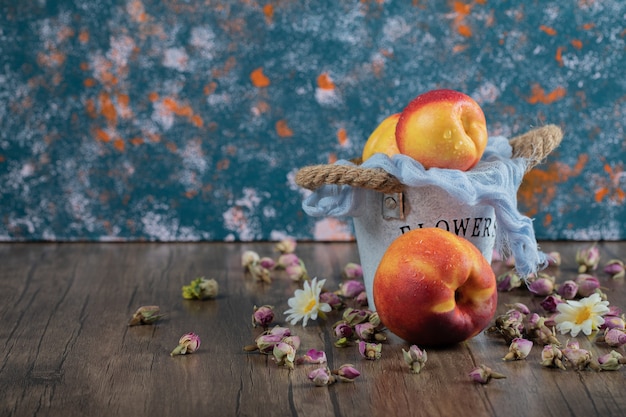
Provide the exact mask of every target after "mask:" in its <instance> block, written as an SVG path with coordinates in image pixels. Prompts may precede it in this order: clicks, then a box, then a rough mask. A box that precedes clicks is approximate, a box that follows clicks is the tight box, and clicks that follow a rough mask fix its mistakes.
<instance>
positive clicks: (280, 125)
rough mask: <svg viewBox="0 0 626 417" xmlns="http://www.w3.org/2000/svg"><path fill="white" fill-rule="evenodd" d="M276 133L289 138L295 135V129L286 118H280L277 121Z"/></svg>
mask: <svg viewBox="0 0 626 417" xmlns="http://www.w3.org/2000/svg"><path fill="white" fill-rule="evenodd" d="M275 127H276V133H277V134H278V136H280V137H281V138H288V137H291V136H293V130H291V128H290V127H289V126H288V125H287V121H286V120H279V121H277V122H276V125H275Z"/></svg>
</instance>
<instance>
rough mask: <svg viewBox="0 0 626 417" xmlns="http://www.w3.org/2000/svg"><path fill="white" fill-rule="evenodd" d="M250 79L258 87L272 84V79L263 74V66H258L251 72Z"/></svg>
mask: <svg viewBox="0 0 626 417" xmlns="http://www.w3.org/2000/svg"><path fill="white" fill-rule="evenodd" d="M250 81H252V85H254V86H255V87H258V88H263V87H267V86H269V85H270V79H269V78H268V77H267V76H266V75H265V74H263V68H257V69H255V70H254V71H252V73H250Z"/></svg>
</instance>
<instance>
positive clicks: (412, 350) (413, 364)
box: [402, 345, 428, 374]
mask: <svg viewBox="0 0 626 417" xmlns="http://www.w3.org/2000/svg"><path fill="white" fill-rule="evenodd" d="M402 357H403V358H404V362H405V363H406V364H407V365H409V369H410V370H411V373H414V374H419V373H420V371H421V370H422V369H423V368H424V366H425V365H426V361H427V360H428V355H427V354H426V351H425V350H422V349H420V348H418V347H417V345H411V347H409V350H408V351H407V350H404V349H402Z"/></svg>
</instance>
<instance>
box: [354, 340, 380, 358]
mask: <svg viewBox="0 0 626 417" xmlns="http://www.w3.org/2000/svg"><path fill="white" fill-rule="evenodd" d="M382 351H383V345H382V344H380V343H370V342H365V341H363V340H360V341H359V353H360V354H361V356H362V357H364V358H365V359H368V360H371V361H375V360H377V359H380V357H381V355H382Z"/></svg>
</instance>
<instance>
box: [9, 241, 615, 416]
mask: <svg viewBox="0 0 626 417" xmlns="http://www.w3.org/2000/svg"><path fill="white" fill-rule="evenodd" d="M586 245H587V243H585V242H579V243H574V242H567V243H566V242H544V243H543V249H544V250H546V251H549V250H559V251H560V252H561V254H562V255H563V261H564V265H563V266H562V267H561V268H559V269H558V270H555V271H554V273H555V274H556V276H557V279H558V280H559V281H562V280H565V279H568V278H572V277H574V276H575V275H576V269H575V262H574V259H575V254H576V250H578V249H579V248H582V247H584V246H586ZM600 245H601V252H602V253H603V255H604V256H605V259H606V260H608V258H609V257H621V258H622V259H623V258H624V255H625V254H626V243H624V242H602V243H601V244H600ZM247 249H250V250H255V251H257V252H258V253H260V254H262V255H268V256H275V253H274V252H273V245H271V244H269V243H239V244H223V243H176V244H157V243H137V244H94V243H89V244H87V243H72V244H0V256H1V259H2V262H3V265H4V268H2V269H0V314H1V316H0V349H1V355H0V358H1V359H0V392H2V396H1V397H0V415H3V416H4V415H7V416H23V415H37V416H58V415H63V416H83V415H102V414H103V413H105V414H107V415H135V416H148V415H151V416H154V415H159V416H187V415H198V414H201V415H206V414H208V415H220V416H258V415H270V416H271V415H276V416H305V415H306V416H357V415H371V416H389V415H394V416H408V415H435V416H437V415H442V416H444V415H475V416H500V415H510V416H517V415H519V416H523V415H535V414H541V415H544V416H562V415H573V416H593V415H602V416H621V415H623V414H624V411H625V410H626V399H625V396H624V395H623V384H624V381H625V374H624V371H617V372H602V373H596V372H592V371H579V372H577V371H574V370H567V371H560V370H554V369H546V368H543V367H541V366H540V364H539V357H540V349H539V348H535V349H534V350H533V352H532V353H531V355H530V356H529V357H528V358H527V359H526V360H524V361H516V362H503V361H502V359H501V358H502V357H503V356H504V355H505V354H506V352H507V350H508V346H507V345H506V344H505V343H504V341H503V340H501V339H499V338H497V337H494V336H490V335H485V334H480V335H479V336H477V337H475V338H474V339H472V340H470V341H467V342H465V343H462V344H459V345H457V346H454V347H451V348H448V349H434V350H432V351H431V350H429V351H428V355H429V359H428V363H427V365H426V367H425V368H424V370H423V371H422V372H421V373H420V374H419V375H413V374H410V373H409V372H408V369H407V368H406V366H405V365H404V363H403V360H402V349H403V348H405V349H406V348H408V344H407V343H406V342H404V341H402V340H401V339H399V338H397V337H396V336H394V335H391V334H390V335H389V340H388V342H387V343H386V344H385V345H384V347H383V356H382V358H381V359H380V360H379V361H366V360H364V359H362V358H361V357H360V355H359V353H358V350H357V348H356V346H351V347H346V348H336V347H334V346H333V342H334V336H333V334H332V329H331V325H332V323H333V322H334V321H335V320H337V319H338V318H339V313H331V314H330V316H329V318H328V320H327V321H326V322H323V321H316V322H312V323H310V324H309V325H307V327H305V328H302V327H301V326H299V325H298V326H292V330H293V331H294V333H295V334H297V335H298V336H299V337H300V338H301V340H302V345H301V349H300V352H299V353H300V354H301V353H302V352H304V351H306V350H308V349H310V348H316V349H323V350H324V351H325V352H326V353H327V355H328V360H329V366H330V367H331V368H337V367H339V366H340V365H341V364H344V363H351V364H354V365H355V367H356V368H357V369H359V370H360V371H361V373H362V375H361V377H360V378H358V379H357V380H356V381H355V382H354V383H351V384H348V383H336V384H334V385H333V386H330V387H315V386H313V384H312V383H311V382H310V381H309V380H308V378H307V374H308V372H309V371H310V370H312V369H314V368H315V365H300V366H296V368H295V369H294V370H291V371H290V370H288V369H286V368H282V367H278V366H277V365H276V364H275V363H274V362H273V361H272V360H271V358H270V357H269V356H266V355H261V354H258V353H246V352H244V351H243V349H242V348H243V346H244V345H247V344H250V343H252V342H253V341H254V339H255V337H256V336H257V335H258V334H259V333H260V332H261V331H262V330H261V329H259V328H256V329H255V328H253V327H252V325H251V321H250V317H251V314H252V310H253V306H254V305H262V304H270V305H273V306H274V307H275V309H276V312H277V323H278V324H283V325H285V324H286V323H285V322H284V315H283V314H282V312H283V311H284V310H285V309H286V308H287V299H288V298H289V297H290V296H292V295H293V292H294V291H295V289H296V288H298V284H297V283H294V282H292V281H290V280H288V279H287V278H286V277H284V276H280V275H278V276H276V278H275V279H274V281H273V282H272V283H271V284H263V283H259V282H255V281H253V280H252V279H251V277H249V276H246V275H244V274H243V272H242V268H241V264H240V262H241V260H240V257H241V254H242V253H243V251H244V250H247ZM297 253H298V255H299V256H300V257H301V258H302V259H303V260H304V262H305V264H306V265H307V267H308V269H309V272H310V274H311V276H318V277H320V278H326V279H327V280H328V281H327V287H328V288H329V289H336V288H338V285H339V282H340V281H341V277H340V273H341V268H342V267H343V266H344V265H345V264H346V263H347V262H349V261H357V262H358V260H359V259H358V252H357V250H356V245H355V244H354V243H334V244H321V243H302V244H299V246H298V249H297ZM496 269H497V267H496ZM198 276H206V277H207V278H215V279H216V280H217V281H218V283H219V285H220V295H219V296H218V298H217V299H215V300H206V301H191V300H184V299H182V297H181V287H182V285H184V284H187V283H188V282H189V281H190V280H192V279H193V278H196V277H198ZM601 280H602V283H603V285H604V287H605V291H606V293H607V294H608V297H609V300H610V301H611V303H612V304H615V305H619V306H626V288H625V287H624V285H625V284H624V280H611V279H608V278H607V277H606V276H601ZM540 301H541V299H540V298H539V297H532V296H531V295H530V293H529V292H528V291H525V290H519V291H512V292H510V293H501V294H500V302H499V310H498V311H499V313H501V312H503V311H504V310H505V309H506V304H509V303H514V302H524V303H526V304H527V305H528V306H529V307H530V308H531V309H533V310H535V311H539V310H540V305H539V302H540ZM147 304H157V305H160V306H161V309H162V312H163V313H165V314H166V317H165V318H164V319H162V320H160V321H159V322H157V324H156V325H153V326H137V327H132V328H129V327H127V326H126V323H127V322H128V319H129V318H130V316H131V315H132V313H133V312H134V310H135V309H136V308H137V307H139V306H141V305H147ZM189 331H194V332H196V333H198V334H199V335H200V336H201V337H202V345H201V347H200V349H199V350H198V352H196V353H194V354H192V355H186V356H181V357H174V358H172V357H170V356H169V352H170V351H171V349H173V347H174V346H175V345H176V343H177V341H178V338H179V337H180V336H181V335H182V334H183V333H186V332H189ZM578 340H579V341H580V342H581V345H582V347H584V348H587V349H589V350H591V351H592V352H593V354H594V355H595V356H598V355H601V354H603V353H605V352H608V351H609V350H610V349H608V348H607V347H606V346H602V345H598V344H597V343H595V342H593V341H592V340H587V339H585V338H581V337H579V338H578ZM620 351H621V352H622V353H624V352H623V349H622V348H620ZM483 363H484V364H487V365H488V366H491V367H492V368H493V369H495V370H497V371H499V372H502V373H504V374H506V375H507V379H505V380H498V381H493V382H492V383H490V384H489V385H486V386H482V385H476V384H473V383H472V382H471V381H470V380H469V378H468V376H467V373H468V372H469V371H470V370H471V369H472V368H473V367H474V366H476V365H479V364H483Z"/></svg>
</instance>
